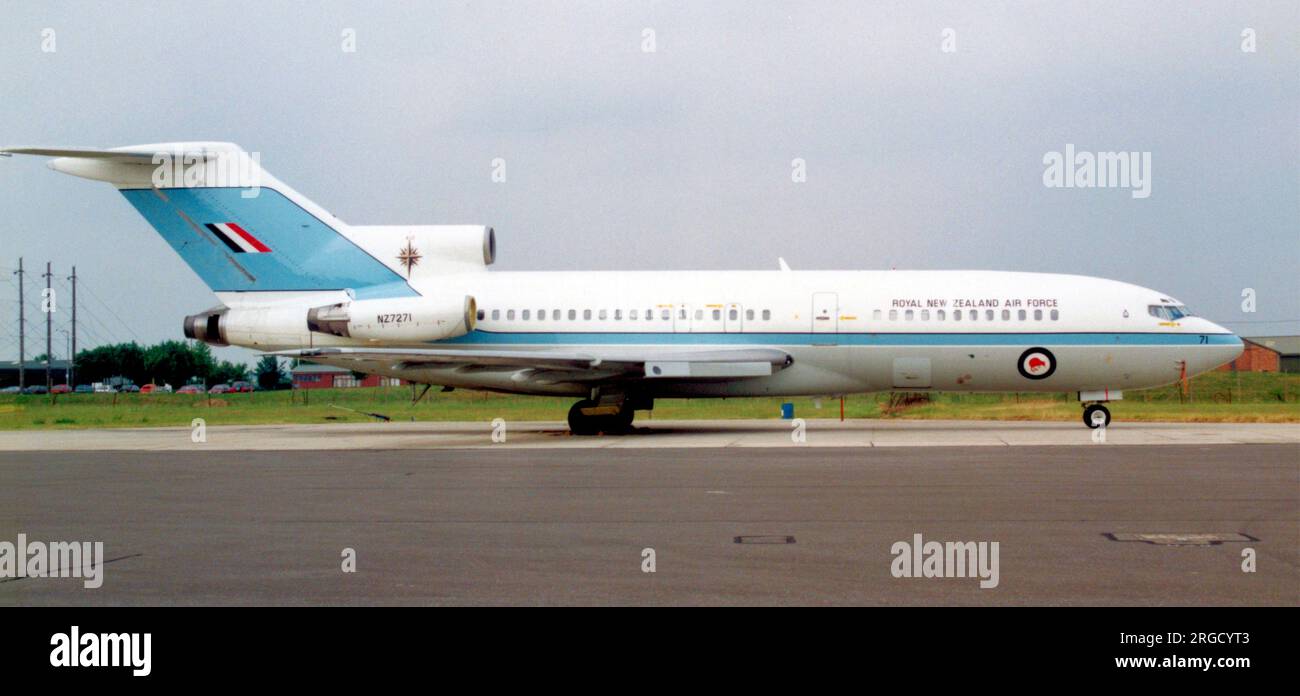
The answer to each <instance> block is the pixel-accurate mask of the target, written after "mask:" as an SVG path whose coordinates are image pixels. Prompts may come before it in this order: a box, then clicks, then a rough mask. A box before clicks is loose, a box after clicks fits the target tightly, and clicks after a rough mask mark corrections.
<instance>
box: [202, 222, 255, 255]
mask: <svg viewBox="0 0 1300 696" xmlns="http://www.w3.org/2000/svg"><path fill="white" fill-rule="evenodd" d="M204 227H207V228H208V229H209V230H212V234H215V235H217V239H220V240H221V241H222V242H224V243H225V245H226V246H228V247H230V250H231V251H233V252H235V253H236V254H265V253H267V252H269V251H271V247H268V246H267V245H265V244H263V243H262V242H261V241H260V240H258V238H257V237H254V236H253V235H251V234H249V233H248V230H245V229H244V228H242V227H240V226H239V225H237V224H235V223H233V222H209V223H206V224H205V225H204Z"/></svg>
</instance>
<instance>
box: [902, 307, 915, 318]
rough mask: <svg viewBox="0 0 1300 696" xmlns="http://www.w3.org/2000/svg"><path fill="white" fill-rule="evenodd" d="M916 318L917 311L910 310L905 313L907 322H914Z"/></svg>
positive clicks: (904, 316)
mask: <svg viewBox="0 0 1300 696" xmlns="http://www.w3.org/2000/svg"><path fill="white" fill-rule="evenodd" d="M915 317H916V311H915V310H911V309H909V310H907V311H906V312H904V313H903V318H904V319H906V320H908V321H912V319H914V318H915Z"/></svg>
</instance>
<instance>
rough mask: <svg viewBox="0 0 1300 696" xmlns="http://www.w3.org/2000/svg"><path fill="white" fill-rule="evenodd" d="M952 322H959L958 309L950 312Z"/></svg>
mask: <svg viewBox="0 0 1300 696" xmlns="http://www.w3.org/2000/svg"><path fill="white" fill-rule="evenodd" d="M952 320H953V321H961V310H960V309H954V310H952Z"/></svg>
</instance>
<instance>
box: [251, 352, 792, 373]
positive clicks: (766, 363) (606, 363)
mask: <svg viewBox="0 0 1300 696" xmlns="http://www.w3.org/2000/svg"><path fill="white" fill-rule="evenodd" d="M274 355H280V356H284V357H292V358H299V359H302V360H321V361H325V362H329V363H333V364H338V363H340V362H347V361H357V362H381V363H385V364H387V365H389V366H390V367H392V368H395V369H406V368H417V367H463V368H484V367H486V368H492V367H496V368H517V369H520V370H555V371H559V372H564V373H568V374H570V375H573V374H578V375H581V374H590V375H592V376H599V377H601V378H608V377H610V376H617V375H620V374H621V375H623V376H625V377H627V378H632V379H640V378H649V379H724V378H744V377H765V376H768V375H771V374H772V373H773V372H775V371H777V370H781V369H784V368H785V367H787V366H788V365H790V364H791V363H792V362H793V361H794V360H793V358H791V356H790V354H789V353H786V352H785V351H782V350H777V349H774V348H743V349H735V350H725V349H724V350H664V349H649V348H647V349H626V348H624V349H610V350H608V351H599V352H578V351H562V350H535V351H534V350H481V349H474V348H463V349H462V348H311V349H306V350H289V351H280V352H277V353H274Z"/></svg>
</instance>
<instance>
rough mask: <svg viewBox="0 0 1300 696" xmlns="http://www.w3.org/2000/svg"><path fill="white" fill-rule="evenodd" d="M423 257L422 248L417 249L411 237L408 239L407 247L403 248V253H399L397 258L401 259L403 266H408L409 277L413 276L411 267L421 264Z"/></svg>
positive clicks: (407, 274)
mask: <svg viewBox="0 0 1300 696" xmlns="http://www.w3.org/2000/svg"><path fill="white" fill-rule="evenodd" d="M421 258H422V257H421V256H420V250H419V249H416V248H415V246H414V245H413V244H411V240H410V239H407V240H406V248H404V249H402V251H401V253H399V254H398V255H397V260H398V261H400V262H401V263H402V265H403V266H406V277H407V278H410V277H411V269H412V268H414V267H415V266H418V265H419V264H420V259H421Z"/></svg>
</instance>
